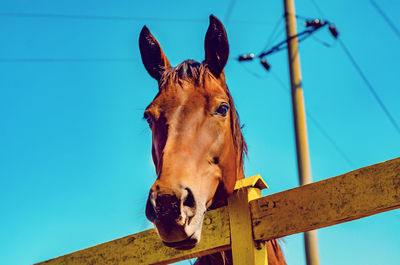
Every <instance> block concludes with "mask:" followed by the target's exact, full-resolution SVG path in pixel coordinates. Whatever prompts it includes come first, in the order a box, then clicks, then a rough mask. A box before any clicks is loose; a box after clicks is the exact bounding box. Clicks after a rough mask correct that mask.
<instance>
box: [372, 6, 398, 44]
mask: <svg viewBox="0 0 400 265" xmlns="http://www.w3.org/2000/svg"><path fill="white" fill-rule="evenodd" d="M369 2H370V3H371V4H372V6H373V7H374V8H375V9H376V11H378V13H379V14H380V15H381V16H382V18H383V19H384V20H385V22H386V23H387V24H388V25H389V27H390V28H391V29H392V30H393V32H394V33H395V34H396V35H397V37H398V38H399V39H400V30H399V29H398V28H397V27H396V25H395V24H394V23H393V22H392V20H391V19H390V18H389V17H388V16H387V15H386V14H385V12H383V10H382V8H380V7H379V5H378V4H377V3H376V2H375V1H374V0H369Z"/></svg>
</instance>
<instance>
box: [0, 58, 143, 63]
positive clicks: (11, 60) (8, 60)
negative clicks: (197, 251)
mask: <svg viewBox="0 0 400 265" xmlns="http://www.w3.org/2000/svg"><path fill="white" fill-rule="evenodd" d="M138 60H139V59H134V58H0V63H66V62H77V63H81V62H95V63H97V62H106V63H109V62H120V63H126V62H136V61H138Z"/></svg>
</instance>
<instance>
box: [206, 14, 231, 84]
mask: <svg viewBox="0 0 400 265" xmlns="http://www.w3.org/2000/svg"><path fill="white" fill-rule="evenodd" d="M204 48H205V52H206V59H205V62H206V65H207V67H208V68H209V69H210V70H211V72H212V73H213V74H214V76H216V77H219V75H220V74H221V73H222V70H223V69H224V67H225V65H226V62H227V61H228V57H229V44H228V37H227V36H226V31H225V28H224V25H222V23H221V21H219V20H218V18H216V17H215V16H214V15H211V16H210V26H208V30H207V33H206V38H205V40H204Z"/></svg>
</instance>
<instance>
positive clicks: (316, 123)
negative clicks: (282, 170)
mask: <svg viewBox="0 0 400 265" xmlns="http://www.w3.org/2000/svg"><path fill="white" fill-rule="evenodd" d="M270 73H271V74H272V76H273V77H274V78H275V80H276V81H277V82H278V83H279V85H280V86H281V87H282V88H283V89H284V90H285V91H286V92H287V93H289V94H290V89H289V87H288V86H287V85H286V84H285V82H284V81H283V80H282V79H281V78H280V77H279V76H278V75H277V74H276V73H275V72H274V71H272V70H271V71H270ZM306 115H307V117H308V118H309V120H310V121H311V122H312V123H313V124H314V126H315V128H317V129H318V130H319V131H320V133H321V134H322V135H323V136H324V137H325V138H326V139H327V140H328V142H330V144H331V145H332V146H333V147H334V148H335V150H336V151H337V152H338V154H339V155H340V156H341V157H342V158H343V159H344V160H345V161H346V162H347V163H348V164H349V166H351V167H352V168H355V167H356V166H355V164H354V163H353V161H351V159H350V158H349V157H348V156H347V155H346V153H345V152H344V151H343V149H342V148H340V146H339V145H338V144H337V143H336V142H335V140H334V139H333V138H332V137H331V136H330V135H329V133H328V131H327V130H325V129H324V127H322V125H321V124H320V123H319V122H318V120H317V119H316V118H314V116H313V115H312V114H311V113H310V112H309V111H306Z"/></svg>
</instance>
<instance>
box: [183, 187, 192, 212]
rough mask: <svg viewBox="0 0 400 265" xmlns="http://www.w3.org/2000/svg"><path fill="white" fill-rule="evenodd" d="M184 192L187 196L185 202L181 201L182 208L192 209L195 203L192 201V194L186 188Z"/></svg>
mask: <svg viewBox="0 0 400 265" xmlns="http://www.w3.org/2000/svg"><path fill="white" fill-rule="evenodd" d="M185 190H186V191H187V192H188V194H187V196H186V198H185V200H184V201H183V206H187V207H190V208H194V207H195V201H194V197H193V193H192V191H191V190H190V189H189V188H186V189H185Z"/></svg>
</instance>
